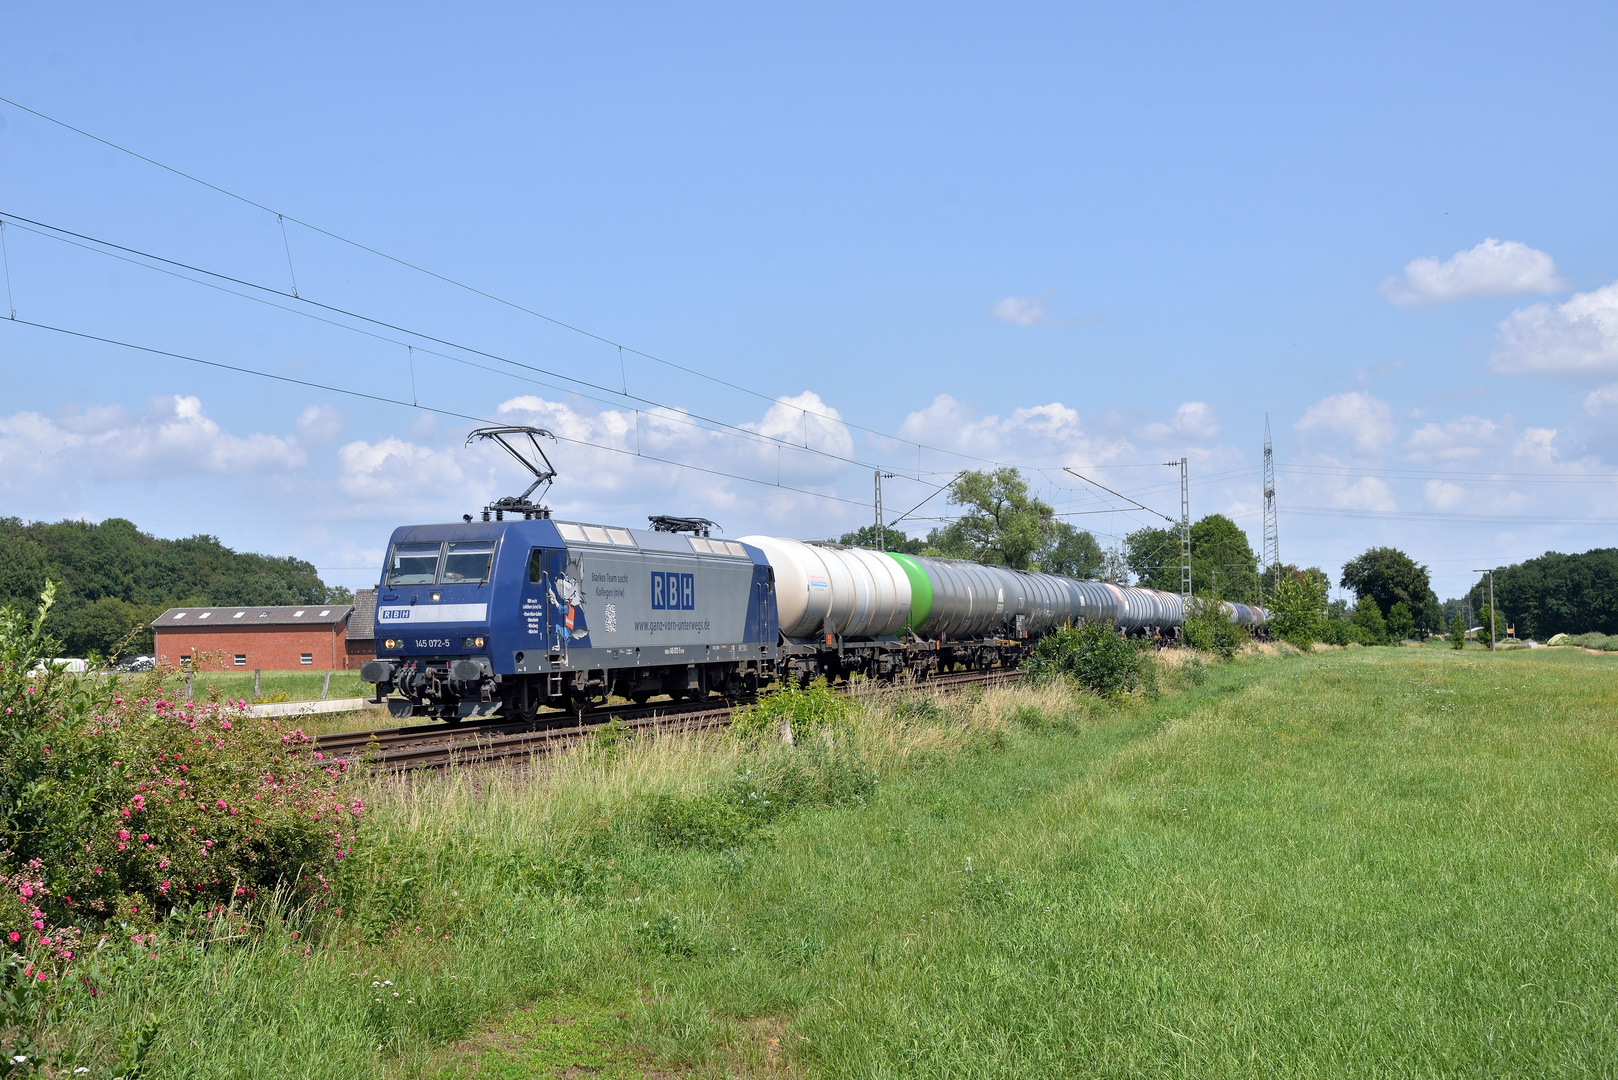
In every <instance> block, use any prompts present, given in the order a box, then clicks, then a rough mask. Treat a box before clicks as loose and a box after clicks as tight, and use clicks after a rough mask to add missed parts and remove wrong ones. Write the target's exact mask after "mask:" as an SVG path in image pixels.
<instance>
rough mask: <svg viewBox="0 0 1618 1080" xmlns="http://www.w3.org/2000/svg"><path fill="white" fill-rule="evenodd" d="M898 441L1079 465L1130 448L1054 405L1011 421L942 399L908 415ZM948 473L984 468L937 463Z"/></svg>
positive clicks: (1023, 411) (1022, 411)
mask: <svg viewBox="0 0 1618 1080" xmlns="http://www.w3.org/2000/svg"><path fill="white" fill-rule="evenodd" d="M899 437H900V438H902V439H907V440H913V441H915V442H919V443H925V444H927V445H929V446H938V447H943V448H947V449H950V450H956V451H959V452H960V453H962V454H965V455H971V457H975V458H981V459H985V460H989V461H993V460H999V459H1008V458H1009V459H1013V460H1021V461H1026V460H1028V459H1030V458H1038V457H1050V456H1062V457H1065V458H1067V459H1068V460H1070V461H1073V462H1074V463H1078V462H1085V463H1096V462H1102V461H1109V460H1112V459H1114V458H1116V457H1117V456H1118V455H1119V453H1121V452H1122V451H1123V450H1125V449H1127V448H1128V446H1129V444H1128V443H1127V442H1125V441H1124V440H1121V439H1105V438H1098V437H1095V436H1092V435H1090V434H1089V433H1088V432H1086V431H1085V430H1084V425H1083V424H1082V423H1081V421H1080V419H1079V414H1078V412H1077V410H1075V409H1072V408H1069V407H1068V406H1066V405H1063V404H1062V403H1061V402H1059V401H1053V402H1050V403H1048V404H1045V405H1033V406H1028V407H1025V408H1019V409H1014V410H1012V412H1011V413H1010V415H1008V416H1004V417H1002V416H1000V415H998V414H994V413H991V414H989V415H987V416H984V415H980V414H979V412H978V410H977V408H976V407H975V406H973V405H971V404H970V403H968V402H963V401H957V400H956V399H955V398H954V397H952V396H950V395H949V394H939V395H938V396H937V397H935V398H933V400H932V403H931V404H930V405H928V406H927V407H926V408H925V409H919V410H917V411H916V412H913V413H911V414H910V415H908V416H906V417H905V419H904V423H902V424H900V425H899ZM935 464H936V465H941V466H942V467H945V468H968V467H970V468H982V467H984V465H983V462H980V461H971V460H969V459H968V460H962V459H951V460H949V461H945V462H938V463H935Z"/></svg>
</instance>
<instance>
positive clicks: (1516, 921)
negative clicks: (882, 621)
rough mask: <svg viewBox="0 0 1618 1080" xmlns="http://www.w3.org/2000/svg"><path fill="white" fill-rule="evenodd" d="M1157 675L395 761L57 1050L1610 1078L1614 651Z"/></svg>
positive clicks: (1616, 974)
mask: <svg viewBox="0 0 1618 1080" xmlns="http://www.w3.org/2000/svg"><path fill="white" fill-rule="evenodd" d="M1160 663H1161V665H1162V669H1163V670H1162V672H1161V677H1160V678H1161V683H1162V685H1163V687H1164V689H1165V692H1164V693H1163V694H1162V695H1161V696H1160V697H1159V698H1158V699H1157V700H1156V701H1155V702H1147V701H1143V700H1138V699H1129V700H1125V701H1123V702H1121V703H1117V704H1113V703H1108V702H1104V701H1102V700H1100V699H1097V698H1093V697H1089V696H1086V695H1080V694H1076V693H1074V692H1072V691H1070V690H1066V689H1064V688H1063V687H1062V686H1061V685H1059V684H1051V685H1046V686H1041V687H1030V688H1015V689H1010V690H1003V691H991V692H987V693H968V694H961V695H956V696H951V697H930V696H926V695H917V694H891V693H888V692H884V691H880V690H878V689H876V688H870V689H867V690H864V691H862V692H861V694H860V695H858V696H857V697H856V698H855V702H854V707H853V708H852V709H851V710H850V712H849V713H848V715H847V716H846V717H844V718H843V719H841V720H839V721H837V722H834V723H828V724H826V725H824V726H822V727H821V728H819V729H818V730H816V731H814V732H813V733H812V735H811V736H810V737H796V739H795V742H796V745H793V746H786V745H783V744H782V743H781V742H780V741H779V737H778V735H774V736H772V735H771V732H770V729H768V728H766V729H765V730H762V731H761V732H759V733H758V734H756V735H755V736H753V737H749V738H737V737H733V736H726V735H682V736H671V737H664V738H657V739H646V740H633V741H627V742H626V741H615V740H612V739H610V738H609V739H603V740H599V741H597V742H594V743H591V744H587V745H586V746H584V747H582V748H581V749H579V750H578V751H576V752H571V753H568V754H563V755H559V756H557V757H555V758H551V759H546V760H544V761H540V762H535V763H534V764H532V765H530V766H526V767H524V768H520V769H511V770H476V771H473V770H468V771H464V772H459V773H452V774H449V775H447V776H443V777H433V778H426V777H402V778H382V779H378V780H377V781H376V782H375V784H376V790H375V791H374V792H373V799H372V803H373V805H374V806H376V807H377V811H376V816H375V819H374V821H373V822H372V829H371V833H370V836H369V842H368V843H367V844H365V845H363V847H362V848H361V849H360V850H358V851H357V852H356V855H355V859H356V861H355V862H354V863H353V865H351V866H348V867H346V868H345V871H346V873H345V877H344V880H343V881H342V883H341V890H342V892H343V896H344V906H345V910H344V913H343V915H342V917H341V918H340V919H337V918H333V919H331V920H329V921H327V922H324V923H308V924H303V923H299V922H298V921H297V920H295V919H293V920H290V921H288V922H287V923H286V924H285V925H284V926H280V925H277V926H272V928H271V929H270V931H269V932H268V934H267V935H266V936H265V937H264V938H263V939H262V940H261V941H260V942H259V943H258V944H256V945H243V946H236V947H232V946H228V945H222V946H216V947H213V948H207V949H192V950H191V951H188V952H187V951H182V950H178V949H176V950H172V951H171V950H163V949H160V950H158V956H157V959H155V960H146V959H143V960H142V961H140V962H138V963H136V962H134V961H131V969H130V973H129V975H128V977H126V978H124V979H123V980H122V981H121V982H120V986H121V989H120V990H119V991H117V992H116V993H115V994H112V995H109V996H108V997H107V998H105V999H103V1000H102V1001H100V1002H98V1003H96V1005H95V1006H94V1010H93V1011H92V1012H89V1013H83V1014H80V1015H79V1016H78V1017H77V1018H76V1019H75V1020H74V1021H73V1024H72V1026H71V1029H68V1028H64V1030H63V1031H62V1032H60V1035H61V1037H62V1038H64V1039H73V1038H79V1039H85V1040H91V1041H93V1040H97V1039H100V1040H112V1039H114V1038H115V1036H116V1032H118V1031H120V1030H128V1029H131V1028H132V1027H133V1026H134V1025H135V1024H136V1023H138V1022H139V1021H140V1020H141V1019H142V1018H145V1017H148V1016H149V1017H152V1018H154V1019H157V1020H159V1021H160V1022H161V1025H162V1026H161V1028H160V1033H159V1036H158V1046H157V1049H156V1050H155V1051H154V1053H153V1058H152V1060H153V1062H154V1065H155V1066H156V1067H157V1068H158V1069H159V1070H160V1072H161V1073H162V1074H164V1075H175V1076H187V1077H223V1076H244V1077H245V1076H264V1075H295V1076H332V1077H336V1076H343V1077H350V1076H426V1075H463V1076H467V1075H482V1076H496V1075H499V1076H504V1075H510V1076H527V1075H552V1074H559V1073H561V1072H562V1070H564V1069H567V1068H570V1067H573V1066H579V1067H580V1068H584V1067H585V1066H588V1067H590V1068H595V1067H598V1065H599V1063H600V1062H603V1061H608V1060H611V1061H615V1062H617V1063H618V1064H616V1065H614V1066H613V1067H614V1068H621V1071H622V1074H624V1075H634V1074H635V1072H636V1071H637V1070H643V1069H652V1068H654V1067H655V1068H658V1069H664V1070H680V1069H689V1070H692V1071H694V1072H695V1073H696V1074H699V1075H703V1074H709V1073H712V1074H723V1073H727V1072H730V1073H736V1074H754V1073H763V1072H771V1071H778V1070H781V1069H787V1068H790V1069H791V1070H792V1071H794V1072H796V1073H799V1074H804V1075H838V1076H843V1075H846V1076H861V1077H870V1076H878V1077H880V1076H894V1077H897V1076H918V1075H928V1076H933V1075H937V1076H963V1077H976V1076H983V1077H990V1076H1049V1075H1061V1076H1068V1075H1143V1076H1160V1075H1168V1074H1174V1075H1195V1076H1274V1075H1288V1076H1357V1075H1364V1076H1390V1075H1397V1076H1405V1075H1463V1074H1464V1075H1474V1074H1482V1073H1497V1074H1524V1073H1534V1074H1539V1075H1558V1076H1560V1075H1584V1074H1591V1075H1603V1074H1607V1073H1610V1072H1611V1071H1612V1065H1611V1063H1612V1062H1613V1061H1615V1060H1618V1035H1615V1029H1614V1027H1613V1019H1614V1016H1613V1014H1614V1008H1615V1005H1614V1003H1615V1001H1618V950H1615V948H1614V946H1615V945H1618V899H1615V896H1618V894H1615V885H1618V878H1615V871H1614V867H1615V866H1618V834H1614V832H1613V828H1612V820H1613V819H1612V808H1613V806H1614V805H1615V804H1618V732H1615V730H1614V725H1613V724H1612V723H1611V717H1612V716H1613V715H1614V706H1615V705H1618V682H1615V680H1614V677H1613V676H1612V675H1611V674H1610V673H1609V672H1608V671H1607V668H1606V666H1605V664H1604V661H1603V660H1602V659H1601V658H1598V657H1593V656H1589V655H1588V654H1584V653H1575V652H1572V651H1559V650H1539V651H1536V652H1532V653H1529V652H1526V651H1525V652H1520V653H1514V654H1510V655H1505V654H1502V655H1497V656H1489V655H1487V654H1482V653H1475V652H1465V653H1449V652H1437V651H1430V650H1416V649H1406V650H1394V649H1377V650H1370V649H1355V650H1346V651H1334V652H1330V653H1325V654H1317V655H1312V656H1307V657H1301V656H1292V657H1269V658H1267V657H1260V656H1253V655H1249V656H1248V657H1246V658H1241V659H1238V660H1237V661H1236V662H1234V663H1231V664H1214V665H1204V664H1203V663H1201V662H1200V661H1196V660H1194V658H1191V657H1185V656H1180V655H1176V656H1175V657H1174V658H1173V659H1172V660H1168V661H1160ZM856 773H857V776H856ZM839 777H841V778H842V779H838V778H839ZM851 777H852V778H853V779H850V778H851ZM858 777H864V778H865V779H864V780H858ZM873 779H874V782H871V781H872V780H873ZM856 781H858V782H856ZM749 793H754V794H760V795H761V797H763V796H764V795H765V794H770V795H771V797H779V798H781V799H782V800H784V801H785V802H786V804H787V805H784V806H777V807H776V808H775V809H773V810H771V811H769V812H763V811H755V810H751V809H747V806H748V803H747V802H746V800H747V797H748V795H749ZM737 800H741V801H740V802H738V801H737ZM659 807H662V808H664V809H665V810H667V809H668V808H670V807H673V808H676V809H678V810H679V812H680V813H683V814H686V815H687V817H685V818H680V819H679V820H680V821H684V822H686V823H687V824H688V825H689V826H690V827H689V828H683V827H682V828H683V831H682V829H670V828H667V827H665V826H664V825H660V824H659V821H660V820H661V819H660V818H659V817H658V814H659V813H660V811H659V810H658V809H657V808H659ZM704 815H707V817H704ZM704 822H706V823H707V825H703V823H704ZM692 823H695V824H692ZM698 826H702V827H700V828H699V827H698ZM710 826H711V827H710ZM704 828H706V829H707V831H703V829H704ZM726 829H730V830H731V831H729V832H726V831H725V830H726ZM418 928H419V929H418ZM294 932H296V933H297V934H298V937H297V938H296V939H294V938H293V936H292V935H293V933H294ZM446 935H447V936H446ZM373 984H375V985H373ZM394 994H398V995H399V996H398V997H394V996H393V995H394ZM535 1001H539V1002H541V1003H543V1004H542V1006H541V1009H542V1011H541V1012H539V1013H535V1014H528V1013H524V1012H515V1013H514V1012H513V1010H514V1009H519V1008H520V1007H521V1006H524V1005H526V1004H528V1003H531V1002H535ZM557 1011H560V1012H561V1013H562V1015H561V1016H560V1018H561V1019H564V1020H566V1019H569V1018H572V1017H578V1018H581V1023H584V1022H585V1021H588V1023H587V1024H586V1025H585V1026H586V1027H587V1028H588V1030H589V1031H590V1032H591V1033H593V1034H592V1035H591V1038H592V1039H598V1040H605V1042H606V1043H608V1044H611V1046H613V1047H615V1048H616V1050H614V1053H619V1052H621V1056H619V1057H613V1056H612V1055H611V1054H607V1053H605V1052H604V1051H600V1046H598V1045H596V1046H595V1049H591V1048H590V1047H588V1046H585V1045H584V1044H583V1043H581V1042H579V1040H574V1041H573V1042H569V1041H568V1040H565V1039H555V1038H550V1037H548V1036H544V1035H543V1033H542V1032H539V1028H540V1027H544V1026H545V1025H543V1024H537V1025H536V1022H535V1021H534V1020H533V1019H532V1017H533V1016H541V1017H542V1016H550V1015H552V1014H553V1013H555V1012H557ZM553 1026H554V1025H553ZM546 1030H549V1028H546ZM580 1030H581V1031H582V1030H584V1028H580ZM474 1037H475V1038H474ZM586 1041H588V1040H586ZM592 1045H595V1044H592ZM592 1055H594V1056H592ZM591 1062H596V1063H597V1064H590V1063H591Z"/></svg>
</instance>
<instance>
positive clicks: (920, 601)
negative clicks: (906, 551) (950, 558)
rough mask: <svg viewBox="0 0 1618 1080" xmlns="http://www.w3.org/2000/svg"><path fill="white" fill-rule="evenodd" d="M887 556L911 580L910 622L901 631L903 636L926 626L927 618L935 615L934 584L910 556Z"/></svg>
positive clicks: (894, 553) (891, 554) (894, 554)
mask: <svg viewBox="0 0 1618 1080" xmlns="http://www.w3.org/2000/svg"><path fill="white" fill-rule="evenodd" d="M886 554H887V556H888V558H890V559H892V560H893V561H894V562H896V563H898V564H899V565H900V566H902V567H904V569H905V577H907V578H909V579H910V621H908V622H906V623H905V624H904V626H902V627H900V629H899V632H900V633H901V634H903V633H909V632H911V631H913V630H916V629H917V628H919V627H921V626H923V625H925V624H926V622H927V616H929V615H931V614H932V613H933V583H932V582H931V581H929V580H927V571H925V570H923V569H922V568H921V564H920V563H918V562H917V561H916V560H915V559H912V558H911V557H910V556H909V555H901V554H900V553H899V552H897V551H889V552H887V553H886Z"/></svg>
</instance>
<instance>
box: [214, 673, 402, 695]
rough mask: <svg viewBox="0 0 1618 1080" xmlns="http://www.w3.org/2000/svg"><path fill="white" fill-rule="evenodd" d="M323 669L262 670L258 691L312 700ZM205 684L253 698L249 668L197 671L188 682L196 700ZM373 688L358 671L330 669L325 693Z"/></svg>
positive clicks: (371, 690) (366, 691)
mask: <svg viewBox="0 0 1618 1080" xmlns="http://www.w3.org/2000/svg"><path fill="white" fill-rule="evenodd" d="M325 676H326V673H325V672H324V671H265V672H262V673H261V674H260V677H259V694H260V696H261V697H263V698H271V697H274V696H275V695H278V694H285V695H286V698H285V700H287V701H315V700H318V699H319V697H320V687H321V683H322V682H323V680H324V679H325ZM209 688H214V689H217V690H218V691H219V694H220V696H221V697H226V698H242V699H245V700H248V701H251V700H253V673H252V672H251V671H201V672H198V673H197V675H196V677H195V678H194V680H193V682H192V693H193V694H195V695H196V697H197V699H198V700H203V699H205V698H206V697H207V696H208V690H209ZM375 692H376V687H375V686H373V685H371V684H370V683H368V682H361V681H360V673H359V671H358V670H357V669H356V670H354V671H334V672H332V673H331V689H330V691H329V692H328V693H327V695H326V696H327V697H331V698H356V697H370V696H371V695H372V694H374V693H375Z"/></svg>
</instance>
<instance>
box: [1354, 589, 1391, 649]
mask: <svg viewBox="0 0 1618 1080" xmlns="http://www.w3.org/2000/svg"><path fill="white" fill-rule="evenodd" d="M1349 622H1350V625H1351V627H1352V629H1353V630H1355V631H1356V634H1355V638H1356V640H1358V641H1359V643H1360V644H1361V645H1385V644H1387V641H1388V624H1387V621H1386V620H1385V619H1383V618H1382V609H1380V608H1378V607H1377V606H1376V601H1375V600H1372V599H1371V598H1370V597H1369V596H1362V597H1360V599H1359V601H1358V602H1357V603H1356V604H1355V605H1354V614H1353V616H1352V617H1351V618H1350V619H1349Z"/></svg>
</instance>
